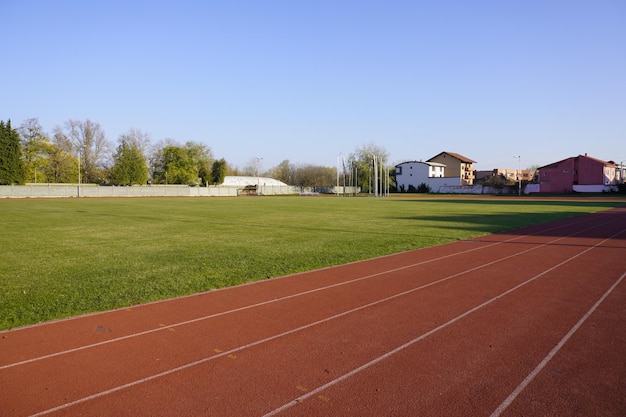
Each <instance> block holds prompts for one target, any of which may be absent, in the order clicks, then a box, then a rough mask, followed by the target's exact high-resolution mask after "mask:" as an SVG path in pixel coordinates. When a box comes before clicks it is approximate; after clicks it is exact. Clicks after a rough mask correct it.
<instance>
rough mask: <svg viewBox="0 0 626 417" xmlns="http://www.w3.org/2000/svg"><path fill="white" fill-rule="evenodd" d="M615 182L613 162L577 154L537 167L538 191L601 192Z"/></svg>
mask: <svg viewBox="0 0 626 417" xmlns="http://www.w3.org/2000/svg"><path fill="white" fill-rule="evenodd" d="M614 184H616V177H615V163H614V162H612V161H609V162H606V161H601V160H600V159H596V158H592V157H590V156H587V155H578V156H575V157H571V158H567V159H564V160H562V161H559V162H554V163H552V164H550V165H546V166H543V167H541V168H539V192H542V193H571V192H573V191H577V192H601V191H605V190H606V188H607V187H609V186H611V185H614Z"/></svg>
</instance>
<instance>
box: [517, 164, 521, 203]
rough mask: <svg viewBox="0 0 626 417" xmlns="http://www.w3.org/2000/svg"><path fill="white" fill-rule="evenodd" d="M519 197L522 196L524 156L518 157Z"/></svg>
mask: <svg viewBox="0 0 626 417" xmlns="http://www.w3.org/2000/svg"><path fill="white" fill-rule="evenodd" d="M517 195H518V196H520V197H521V196H522V156H521V155H518V156H517Z"/></svg>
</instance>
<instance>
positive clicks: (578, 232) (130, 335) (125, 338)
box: [0, 216, 612, 370]
mask: <svg viewBox="0 0 626 417" xmlns="http://www.w3.org/2000/svg"><path fill="white" fill-rule="evenodd" d="M587 220H588V216H585V218H584V219H582V221H580V222H578V223H584V222H586V221H587ZM610 223H612V222H607V223H603V224H601V225H597V224H596V225H594V226H592V227H588V228H586V229H582V230H578V231H577V232H576V233H573V234H570V235H568V236H564V237H561V238H558V239H555V240H552V241H550V242H549V243H544V244H542V245H540V246H537V247H534V248H533V249H537V248H538V247H542V246H546V245H549V244H553V243H554V242H558V241H559V240H563V239H565V238H567V237H571V236H575V235H577V234H580V233H583V232H586V231H588V230H592V229H595V228H598V227H601V226H604V225H606V224H610ZM569 226H571V225H569V224H566V225H560V226H556V227H551V228H548V229H546V230H542V231H540V232H537V233H533V234H530V235H519V236H515V237H513V238H509V239H506V240H503V241H500V242H494V243H490V244H488V245H484V246H479V247H476V248H473V249H467V250H464V251H461V252H455V253H452V254H448V255H444V256H440V257H438V258H433V259H428V260H426V261H420V262H417V263H413V264H410V265H405V266H402V267H399V268H394V269H389V270H386V271H382V272H377V273H375V274H370V275H365V276H362V277H359V278H355V279H352V280H348V281H343V282H340V283H337V284H333V285H328V286H325V287H319V288H314V289H312V290H308V291H304V292H300V293H296V294H291V295H288V296H284V297H279V298H275V299H272V300H268V301H263V302H260V303H255V304H250V305H247V306H244V307H239V308H235V309H231V310H227V311H222V312H219V313H215V314H210V315H207V316H203V317H197V318H195V319H191V320H186V321H181V322H177V323H173V324H169V325H167V326H160V327H156V328H153V329H149V330H145V331H143V332H138V333H133V334H129V335H126V336H121V337H116V338H113V339H109V340H104V341H102V342H97V343H92V344H88V345H84V346H79V347H76V348H72V349H66V350H62V351H59V352H55V353H50V354H48V355H42V356H38V357H35V358H30V359H26V360H23V361H19V362H14V363H10V364H6V365H2V366H0V370H4V369H8V368H13V367H16V366H21V365H26V364H29V363H32V362H37V361H42V360H45V359H50V358H54V357H57V356H62V355H67V354H70V353H75V352H80V351H82V350H86V349H92V348H96V347H99V346H103V345H107V344H110V343H116V342H121V341H124V340H128V339H132V338H135V337H140V336H145V335H148V334H151V333H156V332H160V331H164V330H167V329H171V328H173V327H180V326H185V325H189V324H193V323H197V322H200V321H204V320H209V319H213V318H216V317H221V316H225V315H228V314H233V313H237V312H241V311H245V310H249V309H253V308H257V307H262V306H265V305H269V304H272V303H277V302H280V301H285V300H289V299H292V298H296V297H301V296H304V295H308V294H312V293H316V292H319V291H325V290H328V289H332V288H336V287H340V286H343V285H348V284H353V283H355V282H359V281H363V280H367V279H371V278H374V277H377V276H381V275H385V274H389V273H393V272H398V271H401V270H404V269H410V268H414V267H417V266H422V265H425V264H428V263H431V262H437V261H440V260H443V259H447V258H451V257H454V256H457V255H463V254H467V253H470V252H475V251H478V250H482V249H487V248H490V247H492V246H497V245H501V244H504V243H510V242H513V241H515V240H520V239H523V238H525V237H528V236H532V235H534V234H538V233H545V232H546V231H552V230H558V229H561V228H564V227H569ZM470 242H471V241H470ZM525 252H526V251H524V252H518V253H516V254H515V255H514V256H518V255H520V254H522V253H525ZM503 259H507V258H503ZM501 260H502V259H501ZM487 265H489V264H487ZM487 265H483V266H487ZM467 272H471V270H469V271H467ZM438 282H439V281H436V282H434V283H433V284H436V283H438Z"/></svg>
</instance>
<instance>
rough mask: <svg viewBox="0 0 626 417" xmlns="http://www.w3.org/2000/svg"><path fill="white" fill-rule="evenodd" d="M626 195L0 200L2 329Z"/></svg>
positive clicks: (371, 253)
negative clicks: (567, 197) (567, 198)
mask: <svg viewBox="0 0 626 417" xmlns="http://www.w3.org/2000/svg"><path fill="white" fill-rule="evenodd" d="M623 203H624V202H623V201H622V202H619V201H618V202H615V201H610V200H603V201H599V200H593V201H590V200H585V199H579V200H574V201H563V200H547V199H543V200H534V199H529V198H521V199H506V198H493V199H482V198H454V197H443V198H433V197H429V198H414V197H413V198H411V197H409V198H399V197H394V198H385V199H373V198H339V197H333V198H311V197H309V198H298V197H258V198H170V199H167V198H150V199H62V200H28V199H27V200H3V201H0V215H1V216H2V217H1V218H2V219H3V220H2V222H3V224H2V232H1V233H0V248H1V263H0V329H7V328H11V327H15V326H21V325H26V324H31V323H36V322H41V321H46V320H51V319H55V318H61V317H67V316H71V315H76V314H81V313H87V312H93V311H101V310H108V309H112V308H118V307H123V306H128V305H133V304H138V303H143V302H147V301H153V300H157V299H163V298H167V297H173V296H179V295H184V294H191V293H194V292H199V291H205V290H209V289H215V288H220V287H225V286H231V285H236V284H240V283H243V282H248V281H254V280H259V279H266V278H269V277H276V276H281V275H285V274H290V273H294V272H300V271H305V270H311V269H316V268H321V267H326V266H330V265H337V264H342V263H346V262H350V261H355V260H360V259H366V258H371V257H375V256H381V255H385V254H390V253H395V252H401V251H406V250H410V249H416V248H421V247H426V246H432V245H436V244H441V243H446V242H451V241H454V240H459V239H467V238H471V237H475V236H478V235H481V234H486V233H492V232H497V231H502V230H507V229H512V228H516V227H521V226H526V225H529V224H534V223H538V222H545V221H549V220H554V219H557V218H562V217H569V216H573V215H578V214H582V213H588V212H593V211H598V210H603V209H607V208H611V207H616V206H620V205H623Z"/></svg>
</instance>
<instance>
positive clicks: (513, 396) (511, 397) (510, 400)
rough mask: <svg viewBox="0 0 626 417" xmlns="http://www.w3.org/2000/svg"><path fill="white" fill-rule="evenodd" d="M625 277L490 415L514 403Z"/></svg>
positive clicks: (494, 414) (618, 281) (616, 283)
mask: <svg viewBox="0 0 626 417" xmlns="http://www.w3.org/2000/svg"><path fill="white" fill-rule="evenodd" d="M624 277H626V272H625V273H623V274H622V276H621V277H619V279H618V280H617V281H615V283H613V285H611V287H610V288H609V289H608V290H606V292H605V293H604V295H603V296H602V297H600V299H599V300H598V301H596V303H595V304H594V305H593V307H591V308H590V309H589V311H587V313H585V315H584V316H582V318H581V319H580V320H579V321H578V323H576V325H574V327H572V328H571V329H570V331H569V332H567V334H566V335H565V336H564V337H563V339H561V341H560V342H559V343H558V344H557V345H556V346H555V347H554V348H553V349H552V350H551V351H550V353H548V354H547V355H546V357H545V358H543V360H542V361H541V362H540V363H539V365H537V367H536V368H535V369H533V371H532V372H531V373H530V374H528V376H527V377H526V378H524V380H523V381H522V382H521V383H520V384H519V385H518V386H517V388H515V390H513V392H512V393H511V395H509V396H508V397H507V398H506V399H505V400H504V401H502V404H500V406H499V407H498V408H496V410H495V411H494V412H493V413H491V416H490V417H498V416H500V414H502V413H503V412H504V410H506V409H507V408H508V407H509V406H510V405H511V404H512V403H513V401H515V399H516V398H517V396H518V395H519V394H521V392H522V391H523V390H524V389H525V388H526V387H527V386H528V384H530V383H531V382H532V381H533V379H535V377H536V376H537V375H538V374H539V372H541V371H542V370H543V368H545V366H546V365H547V364H548V362H550V360H552V358H553V357H554V356H555V355H556V354H557V353H558V351H559V350H561V348H562V347H563V345H565V343H567V341H568V340H569V339H570V338H571V337H572V335H573V334H574V333H575V332H576V331H577V330H578V329H579V328H580V326H582V325H583V323H584V322H585V321H587V319H588V318H589V317H590V316H591V314H593V312H594V311H596V309H597V308H598V307H599V306H600V304H602V302H603V301H604V300H605V299H606V297H608V296H609V295H610V294H611V293H612V292H613V290H614V289H615V287H617V286H618V285H619V283H620V282H622V280H623V279H624Z"/></svg>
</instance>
